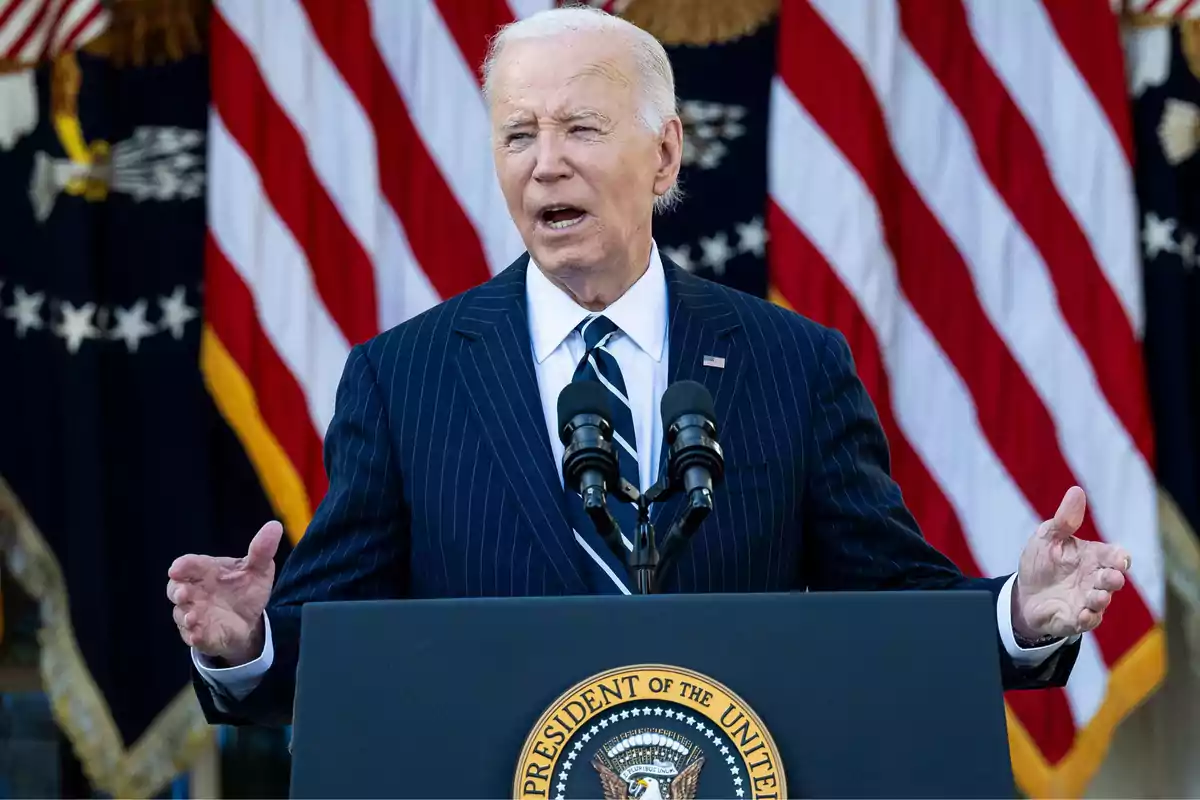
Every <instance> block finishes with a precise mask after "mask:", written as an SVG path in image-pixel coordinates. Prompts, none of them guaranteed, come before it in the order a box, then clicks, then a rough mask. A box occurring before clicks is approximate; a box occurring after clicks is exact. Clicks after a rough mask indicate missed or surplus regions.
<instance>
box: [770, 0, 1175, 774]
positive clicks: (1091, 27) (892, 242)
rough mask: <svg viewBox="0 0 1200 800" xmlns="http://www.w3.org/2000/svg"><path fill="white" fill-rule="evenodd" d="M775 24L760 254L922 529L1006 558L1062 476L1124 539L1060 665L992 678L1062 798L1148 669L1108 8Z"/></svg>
mask: <svg viewBox="0 0 1200 800" xmlns="http://www.w3.org/2000/svg"><path fill="white" fill-rule="evenodd" d="M779 24H780V46H779V65H778V74H777V77H776V80H775V84H774V93H773V95H772V99H771V102H772V129H771V136H770V144H769V148H770V152H769V154H768V164H769V176H770V177H769V180H770V196H771V207H770V211H769V229H770V231H771V237H772V252H771V256H770V258H771V265H772V276H773V279H774V280H775V283H776V286H777V288H778V291H779V292H780V293H781V295H782V296H783V298H784V299H785V300H786V301H787V302H789V303H790V304H791V306H792V307H794V308H795V309H796V310H797V311H800V312H801V313H804V314H806V315H809V316H812V317H814V318H816V319H818V320H821V321H823V322H826V323H829V324H831V325H835V326H836V327H838V328H839V329H841V330H842V331H843V332H845V333H846V334H847V336H848V337H849V339H850V343H851V346H852V348H853V352H854V354H855V357H856V359H857V362H858V368H859V370H860V373H861V375H862V377H863V379H864V381H866V383H867V386H868V387H869V390H870V392H871V394H872V396H873V397H874V398H875V401H876V403H877V404H878V407H879V412H880V415H881V417H882V421H883V424H884V427H885V428H886V431H887V434H888V438H889V441H890V443H891V446H892V454H893V461H894V474H895V476H896V478H897V480H898V482H899V483H900V484H901V486H902V487H903V489H904V493H905V498H906V500H907V502H908V504H909V506H910V507H911V508H912V509H913V511H914V513H915V514H916V516H917V518H918V521H919V522H920V523H921V526H922V528H923V530H924V531H925V534H926V536H927V537H928V538H929V539H930V540H931V541H933V542H934V543H935V544H936V545H937V546H939V547H940V548H941V549H943V550H944V551H945V552H946V553H947V554H949V555H951V557H953V558H954V559H955V560H956V561H957V563H958V564H959V565H960V566H962V567H963V569H965V570H967V571H969V572H972V573H976V574H984V575H999V574H1004V573H1007V572H1011V571H1013V570H1014V569H1015V568H1016V566H1017V557H1018V555H1019V554H1020V552H1021V549H1022V547H1023V545H1024V543H1025V541H1026V540H1027V538H1028V536H1029V535H1030V532H1031V531H1033V530H1034V529H1035V528H1036V527H1037V525H1038V522H1039V521H1040V520H1042V519H1045V518H1048V517H1049V516H1051V515H1053V513H1054V510H1055V508H1056V507H1057V505H1058V503H1059V501H1060V500H1061V498H1062V495H1063V492H1064V491H1065V489H1066V488H1067V487H1069V486H1071V485H1072V484H1076V483H1077V484H1079V485H1081V486H1083V487H1084V489H1085V490H1086V491H1087V493H1088V504H1089V505H1088V516H1087V521H1086V522H1085V525H1084V527H1083V529H1082V530H1081V532H1080V535H1081V536H1083V537H1085V538H1102V539H1104V540H1107V541H1111V542H1119V543H1121V544H1122V545H1124V546H1125V547H1127V548H1128V549H1129V550H1130V552H1131V553H1132V554H1133V569H1132V581H1131V583H1130V584H1128V585H1127V586H1126V589H1125V590H1124V591H1123V592H1122V593H1120V595H1119V597H1118V598H1117V599H1116V600H1115V602H1114V603H1113V605H1112V607H1111V608H1110V610H1109V611H1108V613H1107V614H1106V616H1105V620H1104V624H1103V625H1102V626H1101V628H1100V629H1098V630H1097V631H1096V632H1095V634H1094V635H1088V636H1085V637H1084V638H1083V641H1082V649H1081V652H1080V655H1079V660H1078V662H1077V663H1076V666H1075V671H1074V673H1073V674H1072V676H1071V679H1070V681H1069V683H1068V685H1067V686H1066V688H1064V689H1055V690H1050V691H1042V692H1035V693H1012V694H1011V695H1010V696H1009V697H1008V698H1007V703H1008V711H1009V729H1010V738H1011V744H1012V754H1013V761H1014V769H1015V771H1016V773H1017V777H1018V779H1019V781H1020V782H1021V784H1022V786H1023V787H1024V788H1025V789H1026V791H1028V792H1030V793H1032V794H1034V795H1037V796H1062V795H1066V796H1076V795H1078V794H1079V793H1081V792H1082V791H1083V789H1084V788H1085V786H1086V782H1087V780H1088V779H1089V778H1090V777H1091V775H1092V774H1093V772H1094V771H1095V769H1096V768H1097V767H1098V765H1099V762H1100V760H1101V759H1102V758H1103V755H1104V751H1105V749H1106V747H1107V744H1108V742H1109V738H1110V736H1111V733H1112V730H1113V727H1114V726H1115V725H1116V724H1117V723H1118V722H1119V721H1120V719H1121V718H1122V717H1123V716H1124V715H1125V714H1126V713H1127V712H1128V711H1129V710H1130V709H1131V708H1132V706H1133V705H1134V704H1135V703H1136V702H1138V701H1140V700H1141V699H1142V698H1143V697H1145V695H1146V694H1147V692H1148V691H1150V690H1151V689H1152V687H1153V686H1154V685H1155V684H1156V682H1157V681H1158V680H1159V679H1160V678H1161V677H1162V674H1163V670H1164V664H1163V661H1164V659H1163V637H1162V632H1161V629H1160V627H1159V626H1160V622H1161V620H1162V617H1163V604H1164V585H1163V575H1162V558H1161V554H1160V550H1159V545H1158V534H1157V518H1156V515H1157V509H1156V504H1157V493H1156V484H1155V479H1154V474H1153V469H1152V464H1153V458H1154V454H1153V436H1152V429H1151V425H1150V417H1149V413H1148V404H1147V399H1146V391H1145V377H1144V372H1143V364H1142V355H1141V341H1142V331H1143V319H1144V312H1143V299H1142V279H1141V274H1142V273H1141V265H1140V260H1139V251H1138V246H1137V230H1138V225H1137V214H1136V209H1135V196H1134V190H1133V178H1132V170H1131V158H1132V138H1131V133H1130V120H1129V116H1128V107H1127V102H1128V101H1127V90H1126V87H1125V83H1124V76H1123V71H1122V53H1121V50H1120V40H1119V35H1118V20H1117V18H1116V17H1115V16H1114V14H1113V13H1112V10H1111V9H1110V8H1109V7H1108V5H1107V4H1106V3H1104V2H1102V1H1100V0H1096V1H1094V2H1070V3H1060V2H1049V1H1047V2H1042V1H1041V0H1002V1H999V2H998V1H997V0H963V2H944V0H904V2H903V3H899V2H896V1H895V0H784V2H783V3H782V8H781V12H780V23H779ZM944 633H945V634H946V635H952V633H950V632H944Z"/></svg>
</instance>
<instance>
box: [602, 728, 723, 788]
mask: <svg viewBox="0 0 1200 800" xmlns="http://www.w3.org/2000/svg"><path fill="white" fill-rule="evenodd" d="M592 767H593V768H594V769H595V770H596V772H597V774H598V775H599V776H600V785H601V786H602V787H603V789H604V800H627V798H632V799H633V800H692V798H694V797H695V796H696V784H697V783H698V782H699V780H700V770H701V769H702V768H703V767H704V756H703V755H702V754H701V752H700V749H699V748H697V747H694V746H692V744H691V742H689V741H687V740H686V739H683V738H682V737H679V736H677V735H673V734H672V732H668V731H646V730H643V731H633V732H630V733H629V734H626V735H625V736H622V737H620V738H619V739H615V740H613V741H610V742H607V743H605V745H604V747H603V748H601V749H600V750H599V751H597V753H596V755H595V756H594V757H593V758H592Z"/></svg>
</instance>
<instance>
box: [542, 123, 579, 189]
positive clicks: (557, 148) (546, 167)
mask: <svg viewBox="0 0 1200 800" xmlns="http://www.w3.org/2000/svg"><path fill="white" fill-rule="evenodd" d="M534 147H535V148H537V154H536V155H537V160H536V162H535V163H534V166H533V179H534V180H535V181H542V182H549V181H556V180H561V179H563V178H567V177H570V175H571V167H570V164H569V163H568V162H567V159H566V153H565V149H564V148H563V143H562V140H561V139H560V138H559V136H558V135H557V134H555V133H554V132H552V131H542V132H540V133H539V134H538V137H537V143H536V144H534Z"/></svg>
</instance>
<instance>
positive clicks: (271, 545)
mask: <svg viewBox="0 0 1200 800" xmlns="http://www.w3.org/2000/svg"><path fill="white" fill-rule="evenodd" d="M282 535H283V526H282V525H280V524H279V523H278V522H268V523H267V524H266V525H264V526H262V528H261V529H259V531H258V533H257V534H255V536H254V539H253V540H252V541H251V542H250V549H249V551H248V552H247V553H246V556H245V557H244V558H217V557H214V556H199V555H186V556H180V557H179V558H177V559H175V563H173V564H171V568H170V569H168V570H167V577H168V578H169V579H170V580H169V581H168V582H167V597H168V598H169V599H170V601H171V602H172V603H174V604H175V611H174V616H175V625H176V627H178V628H179V635H180V637H181V638H182V639H183V641H184V642H185V643H186V644H188V645H189V646H191V647H195V648H196V649H197V650H198V651H200V652H201V653H203V654H204V655H206V656H209V657H212V658H220V659H223V660H224V661H225V662H227V664H228V665H229V666H239V665H241V664H245V663H247V662H250V661H253V660H254V659H255V658H258V656H259V654H260V653H261V652H262V648H263V636H264V631H263V610H264V609H265V608H266V607H267V600H268V598H270V596H271V585H272V584H273V583H274V581H275V551H276V550H277V549H279V539H280V537H281V536H282Z"/></svg>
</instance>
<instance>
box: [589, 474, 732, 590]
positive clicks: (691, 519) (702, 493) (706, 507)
mask: <svg viewBox="0 0 1200 800" xmlns="http://www.w3.org/2000/svg"><path fill="white" fill-rule="evenodd" d="M677 490H678V487H673V486H672V485H671V484H670V482H669V481H668V480H667V477H666V476H665V475H664V476H663V477H662V478H660V479H659V481H658V483H656V484H654V486H652V487H650V489H648V490H647V491H646V493H645V494H642V493H640V492H638V490H637V489H636V488H635V487H634V486H633V485H632V484H630V483H629V481H627V480H625V479H624V478H621V479H620V480H619V482H618V484H617V486H616V487H615V488H614V489H613V494H614V495H616V499H617V500H619V501H621V502H626V503H634V504H636V505H637V511H638V516H637V529H636V531H635V532H634V537H633V551H632V552H628V553H627V552H626V551H625V547H624V545H623V544H622V542H621V530H620V528H619V526H618V525H617V521H616V520H615V519H614V518H613V515H612V512H610V511H609V510H608V508H607V507H606V506H605V505H604V503H603V501H600V502H598V503H596V504H595V505H589V504H588V503H587V498H585V502H584V507H585V508H587V510H588V515H589V516H590V517H591V518H592V522H593V524H595V526H596V531H597V532H598V533H599V534H600V536H601V537H602V538H603V539H604V541H605V543H607V544H608V546H609V549H610V550H612V552H613V553H615V554H616V555H617V558H622V557H624V558H625V560H626V563H627V564H628V567H629V573H630V576H631V577H632V578H633V585H634V591H635V592H636V593H637V594H658V585H659V581H661V580H662V576H663V574H664V573H665V572H666V570H667V568H668V567H669V566H670V565H671V564H672V563H673V562H674V561H675V559H676V558H677V557H678V556H679V553H680V552H682V550H683V546H684V545H685V544H687V541H688V540H689V539H690V538H691V537H692V534H694V533H695V532H696V530H697V529H698V528H699V527H700V524H701V523H702V522H704V520H705V519H706V518H707V517H708V515H709V514H710V513H711V512H712V509H713V497H712V492H710V491H709V490H708V489H704V488H698V489H694V490H693V491H692V493H691V494H690V495H689V496H688V506H687V509H686V510H685V511H684V514H683V516H682V517H680V518H679V519H677V520H676V521H675V524H674V525H672V526H671V529H670V530H669V531H668V532H667V536H666V539H664V540H663V546H662V550H661V551H660V550H659V548H658V543H657V540H656V539H657V537H656V536H655V532H654V525H652V524H651V523H650V506H651V505H652V504H654V503H657V502H659V501H662V500H665V499H667V498H668V497H670V496H671V495H673V494H674V493H675V491H677Z"/></svg>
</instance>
